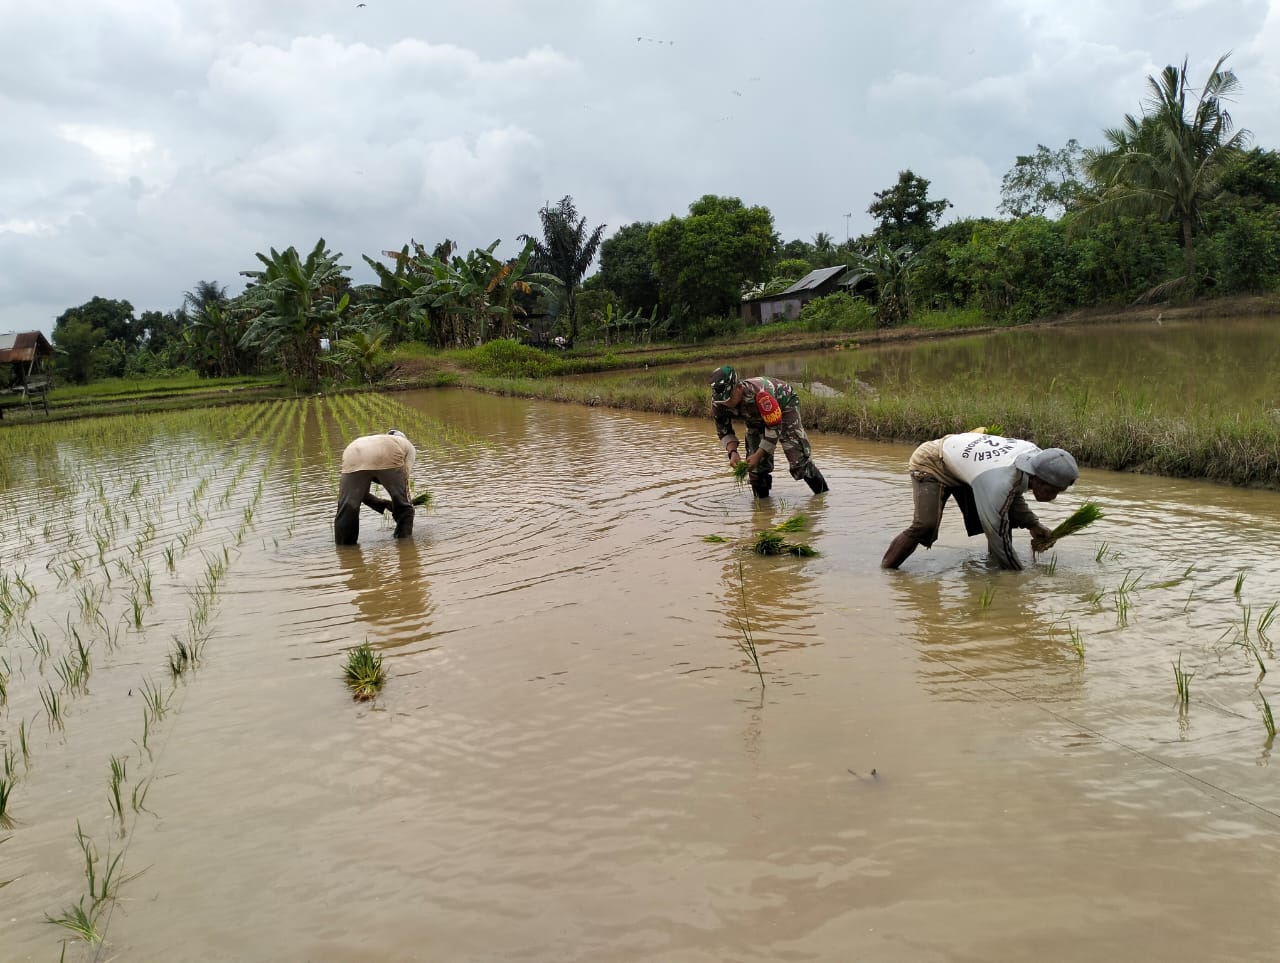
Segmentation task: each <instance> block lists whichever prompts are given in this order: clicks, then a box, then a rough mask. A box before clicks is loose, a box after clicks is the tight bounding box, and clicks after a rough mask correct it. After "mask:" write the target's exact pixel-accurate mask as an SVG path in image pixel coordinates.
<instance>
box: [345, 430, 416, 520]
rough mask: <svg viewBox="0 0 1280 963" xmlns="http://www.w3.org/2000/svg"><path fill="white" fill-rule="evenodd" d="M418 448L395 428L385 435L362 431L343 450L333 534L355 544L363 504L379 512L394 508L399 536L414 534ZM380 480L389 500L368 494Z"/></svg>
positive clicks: (392, 513)
mask: <svg viewBox="0 0 1280 963" xmlns="http://www.w3.org/2000/svg"><path fill="white" fill-rule="evenodd" d="M415 454H416V452H415V450H414V447H413V443H412V442H411V441H409V439H408V438H406V437H405V436H404V432H401V431H397V430H396V429H395V428H392V429H391V430H390V431H388V432H387V433H386V434H385V435H362V436H361V437H359V438H357V439H356V440H355V441H353V442H351V444H349V445H347V447H346V448H345V449H343V452H342V477H341V480H340V481H339V482H338V513H337V515H335V516H334V519H333V538H334V541H335V542H336V543H337V544H339V545H355V544H356V542H357V541H359V539H360V506H361V505H368V506H369V507H370V508H372V509H373V510H374V511H375V512H377V513H378V514H382V513H383V512H385V511H386V510H387V509H391V517H392V518H394V519H395V520H396V530H395V537H396V538H408V537H409V536H410V535H412V534H413V516H414V509H413V502H412V501H411V500H410V497H409V472H410V471H412V470H413V460H414V456H415ZM374 482H377V483H378V484H379V485H381V486H382V487H383V488H385V489H386V491H387V494H388V495H390V496H391V498H390V500H387V499H385V498H377V497H375V496H373V495H371V494H369V486H370V485H372V484H373V483H374Z"/></svg>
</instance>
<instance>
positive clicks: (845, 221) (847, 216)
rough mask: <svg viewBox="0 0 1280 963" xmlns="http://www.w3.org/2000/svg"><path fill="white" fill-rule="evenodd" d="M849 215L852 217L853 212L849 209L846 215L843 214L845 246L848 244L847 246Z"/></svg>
mask: <svg viewBox="0 0 1280 963" xmlns="http://www.w3.org/2000/svg"><path fill="white" fill-rule="evenodd" d="M851 217H853V212H852V211H850V212H849V213H848V214H846V215H845V216H844V243H845V247H848V246H849V218H851Z"/></svg>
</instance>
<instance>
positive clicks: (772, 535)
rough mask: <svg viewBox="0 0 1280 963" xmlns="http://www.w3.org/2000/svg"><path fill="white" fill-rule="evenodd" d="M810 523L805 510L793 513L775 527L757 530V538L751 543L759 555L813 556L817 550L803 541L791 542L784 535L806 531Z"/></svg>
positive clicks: (752, 548) (753, 549)
mask: <svg viewBox="0 0 1280 963" xmlns="http://www.w3.org/2000/svg"><path fill="white" fill-rule="evenodd" d="M808 525H809V516H807V515H805V514H804V513H803V512H802V513H800V514H799V515H793V516H792V517H791V518H788V519H787V520H786V521H785V522H780V523H778V524H777V525H774V526H773V528H767V529H765V530H764V531H762V532H757V533H756V540H755V541H754V542H752V544H751V550H752V551H753V552H755V553H756V554H757V555H795V556H797V557H799V558H811V557H813V556H814V555H817V554H818V553H817V551H816V550H814V549H813V548H812V547H810V546H808V545H805V544H803V543H801V542H789V541H787V540H786V538H784V537H783V536H785V535H790V534H792V533H794V532H800V531H804V529H805V528H807V527H808Z"/></svg>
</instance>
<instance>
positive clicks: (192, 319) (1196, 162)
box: [53, 57, 1280, 385]
mask: <svg viewBox="0 0 1280 963" xmlns="http://www.w3.org/2000/svg"><path fill="white" fill-rule="evenodd" d="M1238 93H1239V81H1238V79H1237V78H1236V76H1235V74H1234V72H1232V71H1231V70H1230V69H1228V68H1227V67H1226V58H1225V57H1223V58H1220V59H1219V60H1218V62H1217V63H1216V64H1215V65H1214V67H1213V68H1212V70H1211V71H1210V73H1209V75H1208V77H1207V79H1206V80H1205V82H1204V84H1203V85H1202V86H1199V87H1196V86H1194V85H1193V83H1192V78H1191V77H1190V76H1189V74H1188V68H1187V63H1186V62H1185V61H1184V62H1183V63H1182V65H1181V66H1177V65H1170V66H1168V67H1166V68H1165V69H1164V70H1163V71H1162V72H1161V73H1159V74H1158V75H1156V76H1152V77H1149V78H1148V79H1147V90H1146V94H1145V96H1144V98H1143V99H1142V101H1141V111H1140V113H1138V114H1136V115H1126V116H1125V117H1124V118H1123V119H1122V121H1121V123H1120V124H1118V125H1117V126H1116V127H1114V128H1110V129H1107V130H1105V131H1103V132H1102V143H1101V145H1100V146H1098V147H1096V148H1092V149H1084V148H1082V147H1081V146H1080V144H1079V143H1078V141H1076V140H1074V139H1073V140H1070V141H1068V142H1067V144H1066V145H1064V146H1063V147H1061V148H1056V149H1051V148H1049V147H1046V146H1044V145H1037V147H1036V149H1035V151H1034V152H1032V153H1030V154H1027V155H1025V156H1019V157H1017V158H1016V159H1015V162H1014V164H1013V166H1012V167H1011V168H1010V170H1009V171H1008V172H1007V173H1006V174H1005V176H1004V178H1003V181H1002V184H1001V201H1000V205H999V209H998V213H999V215H1001V216H992V217H979V218H962V219H958V220H955V221H952V222H950V223H946V224H941V223H940V222H941V221H942V218H943V216H944V215H945V212H946V211H947V210H948V209H949V208H950V207H951V204H950V202H949V201H947V200H946V199H945V198H937V197H931V196H930V187H931V184H930V182H929V180H928V179H926V178H924V177H922V176H920V175H918V174H916V173H915V172H914V171H912V170H905V171H901V172H899V174H898V178H897V180H896V182H895V183H893V184H892V185H890V186H888V187H886V188H885V189H884V190H882V191H878V192H875V193H874V194H873V195H872V201H871V203H870V204H869V206H868V208H867V211H868V213H869V214H870V215H871V217H872V219H873V222H874V225H875V226H874V228H873V229H872V230H871V231H870V232H869V233H867V234H865V235H863V236H860V237H858V238H852V239H851V238H846V240H845V241H844V242H840V243H837V242H836V241H835V240H834V239H833V238H832V237H831V236H830V235H829V234H827V233H825V232H818V233H817V234H815V235H814V236H813V237H812V238H811V239H810V240H800V239H796V240H791V241H786V242H784V241H782V239H781V238H780V237H779V236H778V234H777V232H776V231H775V229H774V223H773V216H772V214H771V212H770V211H769V209H768V208H766V207H763V206H748V205H747V204H745V203H744V202H743V201H742V200H741V199H739V198H736V197H722V196H717V195H706V196H704V197H701V198H699V199H698V200H696V201H694V202H693V203H692V204H690V205H689V208H688V213H687V214H686V215H684V216H674V215H673V216H672V217H670V218H668V219H667V220H665V221H662V222H656V223H654V222H636V223H633V224H627V225H623V226H622V227H620V228H618V229H617V230H616V231H614V232H613V233H612V234H611V235H610V236H608V237H607V238H606V237H605V230H606V226H605V225H598V226H594V227H593V226H589V224H588V220H587V218H586V217H585V216H582V215H581V214H580V213H579V212H578V210H577V208H576V205H575V203H574V200H573V197H572V196H570V195H566V196H565V197H563V198H562V199H561V200H560V201H559V202H557V203H555V204H550V203H548V204H547V205H545V206H544V207H543V208H542V209H541V210H540V211H539V212H538V219H539V228H540V229H539V231H538V233H537V234H532V235H520V236H519V237H518V239H517V240H518V242H519V243H520V245H521V248H520V251H519V253H518V254H517V255H516V256H514V257H510V258H506V257H500V256H499V255H498V254H497V248H498V246H499V242H498V241H494V242H493V243H492V244H490V245H489V246H488V247H485V248H476V249H474V250H471V251H469V252H467V253H460V251H459V249H458V246H457V245H456V244H455V243H454V242H453V241H451V240H448V239H445V240H441V241H439V242H438V243H436V244H434V245H432V246H427V245H424V244H421V243H418V242H417V241H414V240H410V241H409V243H407V244H405V245H404V246H403V247H402V248H400V249H399V250H395V251H383V252H381V255H380V257H378V258H374V257H370V256H369V255H362V257H363V258H364V261H365V262H366V263H367V264H368V265H369V267H370V268H371V269H372V271H373V274H374V277H375V279H376V280H375V282H374V283H370V284H358V285H357V284H353V283H352V280H351V277H350V274H349V271H350V267H349V265H346V264H343V263H342V259H343V255H342V254H341V253H336V252H333V251H331V250H329V248H328V247H327V245H326V244H325V242H324V240H323V239H322V240H320V241H318V242H317V243H316V245H315V246H314V247H313V248H312V249H311V250H310V251H308V252H306V253H305V254H304V253H300V252H299V251H297V250H296V249H294V248H292V247H290V248H287V249H285V250H284V251H277V250H275V249H272V250H270V251H269V252H267V253H258V254H257V255H256V257H257V260H258V262H259V263H258V267H256V268H254V269H249V270H245V271H242V272H241V274H242V275H243V276H244V277H245V278H246V279H247V280H246V284H245V288H244V291H243V292H241V293H240V294H238V295H235V296H230V295H229V294H228V292H227V289H226V287H225V286H223V285H220V284H218V283H217V282H213V281H200V282H199V283H197V284H196V285H195V286H194V288H193V289H192V290H191V291H188V292H186V293H185V294H184V296H183V299H182V304H181V306H180V307H179V308H178V309H176V310H175V311H172V312H157V311H147V312H143V313H142V314H141V315H139V316H137V317H135V315H134V311H133V308H132V306H131V305H130V304H129V302H127V301H118V300H108V299H105V298H100V297H95V298H93V299H92V300H91V301H89V302H88V303H86V304H83V305H80V306H78V307H74V308H69V309H67V310H66V311H65V312H63V314H62V315H60V316H59V317H58V318H57V320H56V322H55V325H54V331H53V340H54V343H55V346H56V347H57V349H58V363H59V365H60V367H61V370H62V374H63V376H64V377H65V378H67V379H68V380H71V381H77V382H79V381H86V380H89V379H91V378H97V377H109V376H121V375H139V374H153V373H161V372H168V371H173V370H194V371H196V372H199V373H200V374H202V375H209V376H229V375H237V374H249V373H263V372H281V373H283V374H284V375H286V376H287V377H289V378H291V379H294V380H296V381H297V382H298V383H300V384H306V385H314V384H316V383H318V382H320V381H323V380H326V379H333V380H353V381H370V382H371V381H374V380H376V379H377V378H378V377H379V376H380V375H381V374H382V373H383V372H384V370H385V367H386V351H387V349H389V348H390V347H392V346H394V345H396V344H399V343H402V342H407V341H415V342H423V343H425V344H427V345H430V346H433V347H436V348H450V347H468V346H472V345H476V344H480V343H483V342H486V341H489V340H492V339H495V338H517V339H520V340H523V341H525V342H527V343H531V344H535V345H540V346H544V347H571V346H573V345H574V344H575V343H578V342H579V341H580V339H581V338H583V337H584V336H585V337H587V338H589V339H591V340H592V341H596V342H599V341H603V342H605V343H608V342H610V341H615V340H618V341H620V340H641V339H643V340H653V339H669V340H698V339H702V338H706V337H710V336H715V335H720V334H725V333H730V332H732V331H733V330H734V329H736V328H738V327H740V326H741V325H742V324H743V321H742V319H741V316H740V315H741V305H742V302H743V299H744V298H750V297H755V296H760V295H768V294H771V293H776V292H778V291H781V290H783V289H785V288H786V287H787V286H788V285H790V284H792V283H794V282H795V281H796V280H798V279H799V278H800V277H802V276H804V275H805V274H807V273H808V272H810V271H812V270H814V269H817V268H823V267H834V266H836V265H843V266H845V267H846V268H848V269H849V273H848V274H847V275H846V278H845V283H844V284H843V285H842V289H843V291H844V292H845V293H841V294H836V295H831V296H830V297H827V298H823V299H819V300H818V301H816V302H812V303H811V304H809V305H807V306H806V307H805V309H804V311H803V312H802V314H801V317H800V320H801V322H807V323H809V324H811V325H819V326H824V327H853V328H856V327H862V326H868V325H880V326H888V325H896V324H903V323H909V322H910V320H911V318H912V317H913V315H915V314H917V313H919V312H921V311H930V312H938V311H941V312H946V311H972V310H977V311H980V312H982V314H983V315H984V316H986V317H987V318H988V319H990V320H991V321H994V322H1019V321H1027V320H1031V319H1034V318H1038V317H1044V316H1047V315H1052V314H1055V313H1060V312H1063V311H1066V310H1070V309H1074V308H1080V307H1087V306H1102V305H1119V304H1128V303H1133V302H1134V301H1138V300H1142V299H1160V300H1168V299H1171V298H1178V299H1190V298H1196V297H1200V296H1203V295H1206V294H1211V293H1212V294H1228V293H1246V292H1261V291H1269V290H1274V289H1276V288H1277V286H1280V154H1277V153H1276V152H1275V151H1272V150H1265V149H1262V148H1259V147H1252V146H1251V145H1250V140H1251V135H1250V133H1249V132H1248V131H1246V130H1237V129H1235V127H1234V124H1233V120H1232V117H1231V114H1230V111H1229V105H1230V103H1231V102H1232V101H1233V99H1234V98H1235V96H1236V95H1237V94H1238ZM597 259H598V268H597V270H596V271H595V273H593V274H592V275H590V276H587V272H588V270H590V268H591V266H592V265H593V264H597Z"/></svg>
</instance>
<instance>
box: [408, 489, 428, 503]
mask: <svg viewBox="0 0 1280 963" xmlns="http://www.w3.org/2000/svg"><path fill="white" fill-rule="evenodd" d="M430 501H431V492H419V493H418V494H416V495H414V496H413V500H412V501H411V502H409V504H410V505H425V504H427V503H428V502H430Z"/></svg>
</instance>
